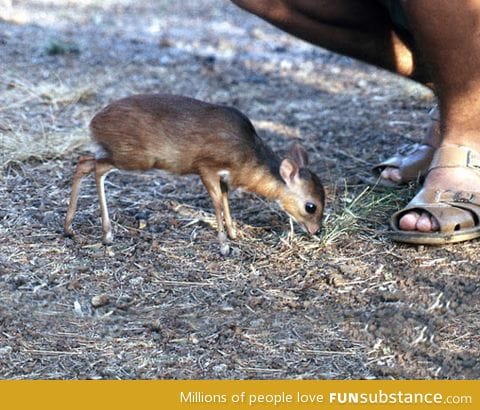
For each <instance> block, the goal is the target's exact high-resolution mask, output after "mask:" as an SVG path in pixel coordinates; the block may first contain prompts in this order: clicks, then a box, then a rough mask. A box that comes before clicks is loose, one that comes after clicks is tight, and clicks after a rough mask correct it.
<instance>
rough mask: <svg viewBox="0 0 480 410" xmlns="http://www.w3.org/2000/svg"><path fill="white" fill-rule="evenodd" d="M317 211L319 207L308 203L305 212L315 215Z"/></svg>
mask: <svg viewBox="0 0 480 410" xmlns="http://www.w3.org/2000/svg"><path fill="white" fill-rule="evenodd" d="M316 210H317V205H315V204H312V203H311V202H307V203H306V204H305V211H307V213H309V214H314V213H315V211H316Z"/></svg>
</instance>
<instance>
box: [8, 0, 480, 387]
mask: <svg viewBox="0 0 480 410" xmlns="http://www.w3.org/2000/svg"><path fill="white" fill-rule="evenodd" d="M139 92H169V93H177V94H184V95H188V96H193V97H196V98H199V99H204V100H207V101H212V102H216V103H225V104H229V105H234V106H236V107H238V108H239V109H240V110H242V111H243V112H244V113H245V114H247V115H248V116H249V117H250V118H251V119H252V121H253V123H254V125H255V126H256V128H257V130H258V132H259V134H260V135H261V137H263V138H264V139H265V140H267V141H268V142H269V143H270V144H271V145H272V146H273V147H274V148H275V149H277V150H278V151H285V150H286V149H287V147H288V145H289V144H290V143H291V141H292V140H294V139H300V140H301V141H302V142H303V144H304V145H305V146H306V147H307V148H308V150H309V152H310V153H311V157H312V167H313V169H314V170H315V171H316V172H317V173H318V174H319V175H320V176H321V177H322V179H323V181H324V183H325V186H326V189H327V202H328V203H327V212H326V213H327V215H326V220H325V229H324V232H323V233H322V235H321V236H320V237H319V238H318V239H312V238H309V237H308V236H305V235H304V234H302V233H301V232H300V230H299V229H298V228H296V230H295V233H294V235H291V234H290V233H289V221H288V218H287V217H286V216H285V215H284V214H283V213H281V212H280V211H279V210H278V209H277V208H276V206H275V205H274V204H269V203H266V202H265V201H264V200H262V198H258V197H255V196H253V195H250V194H245V193H235V194H234V195H233V196H232V199H231V205H232V210H233V214H234V217H235V220H236V223H237V226H238V228H239V231H240V238H239V239H238V240H236V241H235V242H234V243H233V244H232V245H233V252H232V255H231V256H230V257H228V258H224V257H222V256H220V254H219V252H218V246H217V241H216V234H215V230H214V229H213V228H214V217H213V212H212V207H211V203H210V200H209V199H208V198H207V194H206V192H205V190H204V188H203V186H202V185H201V184H200V182H199V180H198V178H196V177H193V176H192V177H182V178H177V177H173V176H171V175H166V174H163V173H147V174H143V175H133V174H125V173H115V174H111V175H110V176H109V177H108V179H107V196H108V202H109V206H110V211H111V216H112V219H113V225H114V230H115V232H116V241H115V243H114V245H113V246H111V247H109V248H105V247H103V246H102V245H101V243H100V237H101V228H100V223H99V215H98V203H97V197H96V193H95V188H94V182H93V180H92V179H88V180H87V181H86V182H85V183H84V187H83V188H84V189H83V191H82V196H81V198H80V209H79V212H78V213H77V216H76V219H75V222H74V228H75V231H76V237H75V239H74V240H72V239H68V238H64V237H63V236H62V221H63V218H64V216H65V211H66V206H67V203H68V195H69V192H70V186H69V184H70V179H71V176H72V174H73V170H74V164H75V162H76V159H77V158H78V155H79V154H81V153H82V152H84V149H83V148H81V147H80V146H81V144H82V143H83V142H84V141H86V140H87V139H88V134H87V124H88V121H89V119H90V118H91V117H92V115H93V114H94V113H95V112H96V111H97V110H98V109H99V108H101V107H102V106H104V105H105V104H106V103H108V102H109V101H111V100H112V99H115V98H119V97H122V96H126V95H129V94H133V93H139ZM433 102H434V100H433V96H432V95H431V94H430V93H429V91H427V90H426V89H424V88H421V87H418V86H416V85H415V84H413V83H410V82H408V81H405V80H402V79H399V78H397V77H395V76H393V75H390V74H388V73H385V72H383V71H378V70H374V69H373V68H371V67H368V66H366V65H362V64H359V63H356V62H353V61H351V60H349V59H346V58H344V57H339V56H336V55H333V54H331V53H328V52H326V51H324V50H321V49H318V48H315V47H312V46H310V45H308V44H306V43H304V42H301V41H299V40H296V39H294V38H292V37H290V36H288V35H287V34H285V33H282V32H280V31H279V30H276V29H274V28H272V27H270V26H269V25H268V24H266V23H265V22H263V21H261V20H260V19H257V18H255V17H254V16H251V15H249V14H247V13H245V12H243V11H241V10H240V9H237V8H236V7H235V6H234V5H232V4H231V3H230V2H229V1H220V0H217V1H214V0H204V1H193V0H192V1H178V2H174V1H167V0H157V1H154V0H150V1H142V2H136V1H133V0H117V1H113V0H112V1H99V0H85V1H80V0H70V1H60V0H13V1H9V0H0V144H1V149H2V151H1V155H0V159H1V170H2V171H1V172H2V174H1V179H0V377H2V378H6V379H17V378H61V379H77V378H81V379H84V378H91V379H97V378H112V379H116V378H118V379H130V378H187V379H189V378H199V379H203V378H259V379H264V378H315V379H317V378H328V379H331V378H337V379H349V378H479V377H480V361H479V357H480V336H479V334H480V316H479V313H480V311H479V310H480V309H479V308H480V305H479V303H480V302H479V300H480V298H479V296H480V286H479V278H480V277H479V268H478V262H479V256H478V255H479V252H480V242H479V241H472V242H469V243H465V244H458V245H451V246H445V247H441V248H435V247H415V246H407V245H400V244H395V243H393V242H391V241H390V240H389V239H388V235H387V234H386V233H387V231H388V225H387V221H388V217H389V215H390V214H391V213H392V212H393V211H394V210H396V209H397V208H398V207H399V206H401V205H402V204H405V203H406V202H407V200H408V199H409V198H410V197H411V196H412V195H413V193H414V192H415V190H416V187H415V186H412V187H408V188H405V189H402V190H391V191H388V190H378V189H373V188H372V187H371V186H369V185H368V183H367V182H366V181H367V180H368V177H369V175H370V174H369V168H370V166H371V165H372V164H374V163H375V162H377V161H378V159H380V158H384V157H386V156H387V155H388V154H389V153H391V152H392V151H394V150H395V147H397V146H399V145H401V144H403V143H405V142H411V141H418V140H419V139H420V138H421V136H422V134H423V133H424V132H425V129H426V126H427V122H428V117H427V110H428V108H429V107H430V106H431V105H432V104H433Z"/></svg>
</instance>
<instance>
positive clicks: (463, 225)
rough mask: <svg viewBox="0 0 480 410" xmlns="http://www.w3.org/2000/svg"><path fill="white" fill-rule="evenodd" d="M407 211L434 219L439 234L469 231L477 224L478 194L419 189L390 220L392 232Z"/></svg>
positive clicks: (479, 200)
mask: <svg viewBox="0 0 480 410" xmlns="http://www.w3.org/2000/svg"><path fill="white" fill-rule="evenodd" d="M409 211H416V212H421V211H426V212H428V213H429V214H430V215H432V216H433V217H435V218H436V219H437V221H438V224H439V226H440V232H441V233H448V234H452V233H454V232H455V231H456V230H457V228H458V227H460V229H470V228H473V227H475V226H477V224H478V223H479V222H478V221H479V219H480V192H463V191H459V192H454V191H440V190H434V189H425V188H423V189H421V190H420V192H418V194H417V195H416V196H415V197H414V198H413V199H412V200H411V201H410V202H409V203H408V205H407V206H406V207H405V208H403V209H401V210H399V211H397V212H395V213H394V214H393V215H392V218H391V220H390V226H391V228H392V229H393V230H394V231H397V232H398V231H399V228H398V223H399V221H400V218H401V217H402V216H403V215H405V214H406V213H407V212H409Z"/></svg>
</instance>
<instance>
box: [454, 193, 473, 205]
mask: <svg viewBox="0 0 480 410" xmlns="http://www.w3.org/2000/svg"><path fill="white" fill-rule="evenodd" d="M474 196H475V195H474V194H473V193H472V192H466V191H460V192H455V195H454V196H453V200H454V202H463V203H468V202H472V201H473V199H474Z"/></svg>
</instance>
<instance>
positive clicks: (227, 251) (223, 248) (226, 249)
mask: <svg viewBox="0 0 480 410" xmlns="http://www.w3.org/2000/svg"><path fill="white" fill-rule="evenodd" d="M220 253H221V254H222V256H228V255H230V246H229V245H228V243H222V244H221V245H220Z"/></svg>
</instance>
